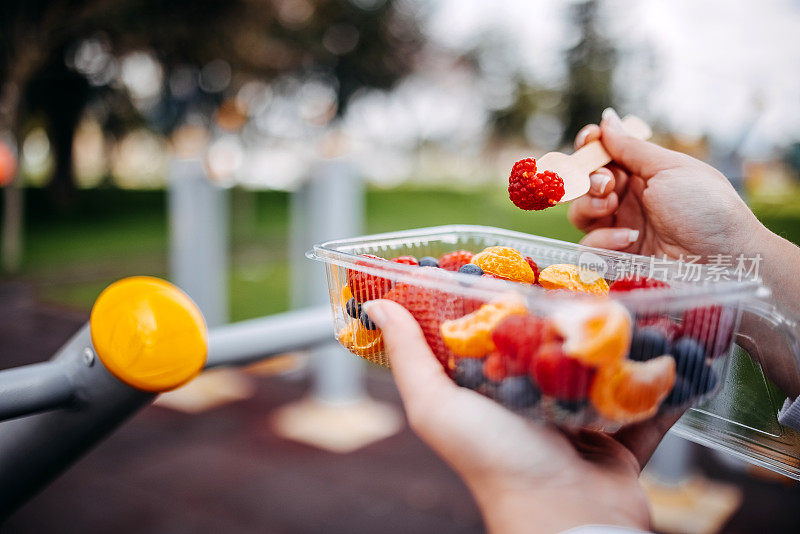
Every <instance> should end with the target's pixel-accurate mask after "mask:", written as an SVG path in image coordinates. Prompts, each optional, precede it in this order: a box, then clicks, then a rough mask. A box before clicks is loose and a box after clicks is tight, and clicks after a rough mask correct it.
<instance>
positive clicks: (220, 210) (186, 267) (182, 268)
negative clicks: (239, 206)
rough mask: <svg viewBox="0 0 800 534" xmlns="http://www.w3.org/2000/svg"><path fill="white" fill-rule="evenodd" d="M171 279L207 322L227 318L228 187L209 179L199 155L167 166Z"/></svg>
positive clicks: (214, 322) (210, 324) (178, 160)
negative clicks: (190, 298)
mask: <svg viewBox="0 0 800 534" xmlns="http://www.w3.org/2000/svg"><path fill="white" fill-rule="evenodd" d="M168 187H169V190H168V192H169V195H168V200H169V229H170V235H169V270H170V279H171V280H172V281H173V282H174V283H175V285H177V286H178V287H180V288H181V289H183V290H184V291H186V293H187V294H188V295H189V296H190V297H192V300H194V301H195V303H196V304H197V307H198V308H200V311H202V312H203V317H205V320H206V324H208V325H209V326H218V325H221V324H225V323H226V322H227V321H228V255H229V254H228V252H229V251H228V211H229V195H228V193H229V191H228V190H227V189H225V188H222V187H219V186H217V185H214V184H213V183H211V182H210V181H209V179H208V177H207V174H206V170H205V165H204V164H203V162H202V161H201V160H200V159H199V158H195V159H175V160H173V161H172V162H171V163H170V168H169V181H168Z"/></svg>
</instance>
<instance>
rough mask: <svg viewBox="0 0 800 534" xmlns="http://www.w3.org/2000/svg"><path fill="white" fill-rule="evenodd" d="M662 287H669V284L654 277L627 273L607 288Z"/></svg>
mask: <svg viewBox="0 0 800 534" xmlns="http://www.w3.org/2000/svg"><path fill="white" fill-rule="evenodd" d="M663 287H669V284H668V283H666V282H662V281H661V280H656V279H655V278H649V277H646V276H641V275H638V274H632V275H631V274H629V275H626V276H623V277H622V278H618V279H616V280H614V283H612V284H611V287H610V288H608V290H609V291H632V290H634V289H657V288H663Z"/></svg>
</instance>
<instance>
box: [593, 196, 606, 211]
mask: <svg viewBox="0 0 800 534" xmlns="http://www.w3.org/2000/svg"><path fill="white" fill-rule="evenodd" d="M590 202H591V204H592V207H593V208H594V209H596V210H602V209H605V207H606V203H607V202H608V199H607V198H592V199H591V201H590Z"/></svg>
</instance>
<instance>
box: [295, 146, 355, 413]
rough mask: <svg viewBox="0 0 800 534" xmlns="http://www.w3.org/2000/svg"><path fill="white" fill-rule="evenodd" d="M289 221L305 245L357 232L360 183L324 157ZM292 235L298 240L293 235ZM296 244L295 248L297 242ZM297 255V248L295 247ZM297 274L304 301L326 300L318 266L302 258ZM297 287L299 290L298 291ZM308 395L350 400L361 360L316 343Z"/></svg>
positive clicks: (350, 170)
mask: <svg viewBox="0 0 800 534" xmlns="http://www.w3.org/2000/svg"><path fill="white" fill-rule="evenodd" d="M296 195H298V196H296V199H295V202H294V203H293V205H292V208H293V212H294V213H293V215H292V222H293V223H294V224H299V223H298V221H300V220H302V221H303V224H304V225H305V232H304V234H305V244H304V245H303V247H302V248H303V249H304V250H307V249H309V248H310V247H311V246H312V245H313V244H314V243H319V242H321V241H325V240H329V239H337V238H343V237H348V236H353V235H358V234H360V233H361V232H362V231H363V226H362V223H363V220H364V182H363V180H362V179H361V177H360V176H359V175H358V172H357V171H356V170H355V168H354V167H353V166H352V164H350V163H348V162H347V161H345V160H334V159H330V160H324V161H322V162H320V163H319V165H317V166H316V168H314V169H313V171H312V173H311V175H310V177H309V179H308V180H307V182H306V183H305V184H304V185H303V186H302V188H301V190H300V191H298V193H296ZM295 238H296V239H298V240H299V237H298V236H297V234H295ZM296 248H299V247H296ZM295 253H296V254H299V251H298V252H295ZM304 261H305V263H304V264H303V268H302V269H299V270H298V271H296V272H297V276H299V277H301V280H302V281H301V282H299V283H302V284H303V285H304V287H305V295H304V296H303V298H305V299H307V302H306V304H308V305H314V306H316V305H320V306H323V305H329V304H330V303H329V296H328V285H327V281H326V279H325V272H324V269H323V266H322V265H320V264H319V263H317V262H310V261H308V260H304ZM298 292H299V290H298ZM312 362H313V366H314V386H313V395H314V396H315V397H316V398H317V399H318V400H321V401H325V402H328V403H337V404H340V403H349V402H354V401H358V400H360V399H362V398H364V396H365V390H364V362H363V361H362V360H361V359H360V358H354V357H353V355H352V354H350V353H348V352H347V351H345V350H344V349H343V348H342V347H341V346H339V345H338V344H336V343H331V344H329V345H325V346H322V347H319V348H318V349H316V350H315V351H314V353H313V354H312Z"/></svg>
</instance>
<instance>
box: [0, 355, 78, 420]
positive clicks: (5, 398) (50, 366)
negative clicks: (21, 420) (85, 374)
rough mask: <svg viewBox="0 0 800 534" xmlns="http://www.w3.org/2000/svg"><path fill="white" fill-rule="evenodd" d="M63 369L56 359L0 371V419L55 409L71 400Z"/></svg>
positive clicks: (71, 387) (70, 392)
mask: <svg viewBox="0 0 800 534" xmlns="http://www.w3.org/2000/svg"><path fill="white" fill-rule="evenodd" d="M74 394H75V388H74V387H73V385H72V383H71V382H70V381H69V378H67V369H66V367H65V366H64V365H63V364H60V363H56V362H44V363H36V364H33V365H25V366H22V367H15V368H13V369H6V370H4V371H0V421H5V420H6V419H12V418H14V417H19V416H21V415H29V414H33V413H36V412H40V411H43V410H48V409H51V408H57V407H59V406H63V405H64V404H66V403H68V402H70V401H71V400H73V398H74Z"/></svg>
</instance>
